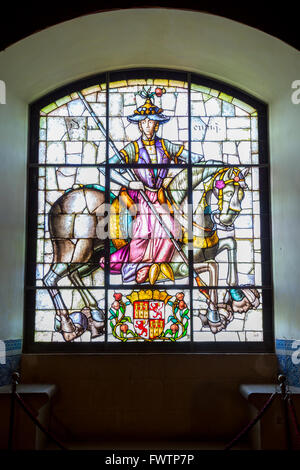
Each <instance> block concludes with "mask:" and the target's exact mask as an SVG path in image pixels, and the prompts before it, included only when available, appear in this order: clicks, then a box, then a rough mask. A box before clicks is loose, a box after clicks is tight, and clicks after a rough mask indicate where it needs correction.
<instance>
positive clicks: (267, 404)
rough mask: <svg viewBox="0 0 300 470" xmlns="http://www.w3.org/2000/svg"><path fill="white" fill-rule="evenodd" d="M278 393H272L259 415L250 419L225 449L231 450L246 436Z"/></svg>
mask: <svg viewBox="0 0 300 470" xmlns="http://www.w3.org/2000/svg"><path fill="white" fill-rule="evenodd" d="M276 395H277V392H274V393H272V395H271V396H270V397H269V398H268V400H267V401H266V403H265V404H264V406H263V407H262V409H261V410H260V411H259V413H258V415H257V416H256V417H255V418H254V419H253V420H252V421H250V423H249V424H247V426H246V427H245V428H244V429H243V430H242V431H241V432H240V433H239V434H238V435H237V436H236V437H235V438H234V439H232V441H231V442H229V444H227V446H226V447H225V449H224V450H230V449H231V447H233V446H234V444H237V442H239V441H240V440H241V438H242V437H244V436H245V435H246V434H247V433H248V432H249V431H250V429H252V428H253V426H254V425H255V424H256V423H257V422H258V421H259V420H260V419H261V417H262V416H263V415H264V413H265V412H266V411H267V409H268V408H269V406H270V405H271V403H272V402H273V400H274V398H275V397H276Z"/></svg>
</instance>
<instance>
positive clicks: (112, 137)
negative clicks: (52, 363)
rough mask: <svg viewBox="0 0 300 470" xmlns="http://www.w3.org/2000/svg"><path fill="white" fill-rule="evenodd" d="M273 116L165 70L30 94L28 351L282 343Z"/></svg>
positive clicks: (214, 85) (207, 82)
mask: <svg viewBox="0 0 300 470" xmlns="http://www.w3.org/2000/svg"><path fill="white" fill-rule="evenodd" d="M266 114H267V109H266V106H265V105H264V104H263V103H261V102H260V101H258V100H256V99H254V98H253V97H250V96H248V95H246V94H245V93H243V92H241V91H240V90H235V89H233V88H232V87H230V86H228V85H225V84H222V83H220V82H217V81H214V80H211V79H208V78H205V77H201V76H197V75H195V74H190V73H184V72H177V71H168V70H153V69H144V70H124V71H120V72H111V73H107V74H103V75H101V76H98V77H92V78H90V79H87V80H84V81H82V80H81V81H80V82H77V83H74V84H72V85H68V86H67V87H64V88H63V89H60V90H58V91H57V92H55V93H52V94H51V95H48V96H46V97H44V98H42V99H41V100H39V101H38V102H36V103H34V104H33V105H32V106H31V126H32V127H31V129H32V134H31V150H30V158H29V181H30V188H29V205H30V207H31V208H34V210H32V211H30V212H29V214H28V217H29V224H28V251H27V253H28V259H29V263H28V269H27V289H26V299H27V302H26V305H27V307H26V308H27V309H26V324H27V326H26V331H27V349H28V350H30V351H33V350H38V351H41V350H45V351H74V350H86V351H88V350H89V351H90V350H95V351H110V352H111V351H123V352H132V351H134V352H136V351H144V352H145V351H147V352H152V351H160V352H179V351H189V352H196V351H211V350H215V351H221V350H226V351H230V350H235V351H263V350H270V349H271V348H272V334H271V332H270V331H271V326H270V325H271V324H272V318H271V274H270V264H269V263H270V261H269V260H270V253H269V252H270V243H269V228H268V227H269V220H268V219H269V202H268V155H267V148H268V145H267V144H268V143H267V132H266V129H267V125H266ZM34 266H35V269H33V267H34ZM33 325H34V326H33Z"/></svg>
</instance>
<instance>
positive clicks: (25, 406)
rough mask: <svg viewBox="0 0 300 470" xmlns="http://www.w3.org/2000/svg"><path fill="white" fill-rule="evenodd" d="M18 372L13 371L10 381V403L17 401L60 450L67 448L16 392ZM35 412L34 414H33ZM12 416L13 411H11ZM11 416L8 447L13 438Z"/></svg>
mask: <svg viewBox="0 0 300 470" xmlns="http://www.w3.org/2000/svg"><path fill="white" fill-rule="evenodd" d="M19 377H20V376H19V374H18V373H17V372H14V373H13V382H12V403H14V402H15V400H16V401H17V403H19V405H20V406H21V408H22V409H23V410H24V411H25V413H26V414H27V415H28V416H29V418H30V419H31V420H32V421H33V422H34V424H35V425H36V426H37V427H38V428H39V429H40V430H41V431H42V432H43V433H44V434H45V435H46V436H47V437H48V438H49V439H50V440H51V441H52V442H54V444H56V445H57V446H58V447H59V448H60V449H61V450H68V449H67V448H66V447H65V446H64V445H63V444H62V443H61V442H60V441H59V440H58V439H56V438H55V437H54V436H53V435H52V434H51V433H50V432H49V431H48V430H47V429H46V428H45V427H44V426H43V425H42V423H40V421H39V420H38V419H37V418H36V416H37V415H38V412H36V411H35V410H33V408H32V407H31V406H29V405H28V404H27V403H25V401H24V400H23V398H22V397H21V396H20V395H19V394H18V392H17V390H16V385H17V383H18V380H19ZM12 410H13V411H14V405H13V406H12ZM34 414H35V416H34ZM13 417H14V413H13ZM13 424H14V423H13V418H12V417H11V419H10V430H9V441H8V449H9V450H11V449H12V438H13Z"/></svg>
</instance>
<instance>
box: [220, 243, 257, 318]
mask: <svg viewBox="0 0 300 470" xmlns="http://www.w3.org/2000/svg"><path fill="white" fill-rule="evenodd" d="M223 250H227V256H228V264H229V266H228V272H227V284H228V286H230V287H231V289H229V291H227V292H226V295H225V298H224V302H225V304H227V305H228V306H230V307H231V308H232V310H233V311H234V312H239V313H243V312H244V313H246V312H248V310H250V308H257V307H258V306H259V303H260V302H259V297H260V296H259V293H258V291H257V290H256V289H251V288H249V287H246V286H245V287H244V288H237V287H235V286H238V284H239V283H238V272H237V257H236V241H235V240H234V238H232V237H228V238H223V239H222V240H220V241H219V247H218V253H220V252H221V251H223Z"/></svg>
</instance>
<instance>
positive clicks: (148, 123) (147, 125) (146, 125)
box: [140, 118, 156, 139]
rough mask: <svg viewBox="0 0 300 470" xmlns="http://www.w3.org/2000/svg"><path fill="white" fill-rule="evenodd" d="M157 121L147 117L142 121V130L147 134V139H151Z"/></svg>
mask: <svg viewBox="0 0 300 470" xmlns="http://www.w3.org/2000/svg"><path fill="white" fill-rule="evenodd" d="M155 126H156V121H153V120H152V119H149V118H146V119H143V121H140V130H141V132H143V134H145V135H146V137H147V139H151V138H152V137H153V134H154V132H155Z"/></svg>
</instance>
